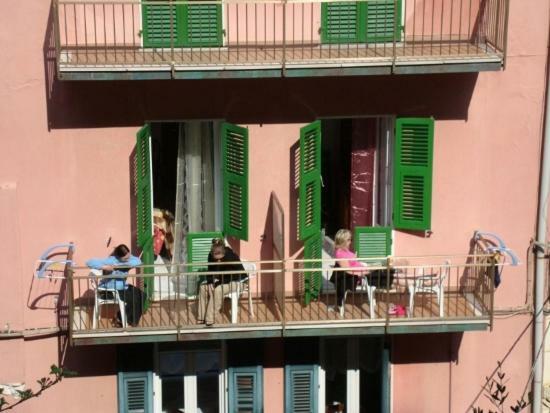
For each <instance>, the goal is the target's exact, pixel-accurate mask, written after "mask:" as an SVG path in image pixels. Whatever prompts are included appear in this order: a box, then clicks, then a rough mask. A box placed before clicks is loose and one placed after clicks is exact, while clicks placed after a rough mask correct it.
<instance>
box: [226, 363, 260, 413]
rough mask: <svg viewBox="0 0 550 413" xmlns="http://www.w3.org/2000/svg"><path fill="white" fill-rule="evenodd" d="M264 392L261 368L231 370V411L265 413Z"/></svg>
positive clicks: (234, 368) (237, 412)
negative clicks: (263, 412)
mask: <svg viewBox="0 0 550 413" xmlns="http://www.w3.org/2000/svg"><path fill="white" fill-rule="evenodd" d="M262 390H263V380H262V368H261V367H260V366H256V367H232V368H230V369H229V411H231V412H235V413H244V412H246V413H261V412H262V411H263V396H262Z"/></svg>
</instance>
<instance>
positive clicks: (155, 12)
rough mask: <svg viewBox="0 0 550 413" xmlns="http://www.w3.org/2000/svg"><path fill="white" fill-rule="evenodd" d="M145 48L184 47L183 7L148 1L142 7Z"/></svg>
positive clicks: (164, 2)
mask: <svg viewBox="0 0 550 413" xmlns="http://www.w3.org/2000/svg"><path fill="white" fill-rule="evenodd" d="M141 13H142V21H143V46H144V47H171V46H172V45H173V46H174V47H177V46H182V45H183V26H184V25H183V6H182V5H181V4H178V5H175V4H167V3H166V1H161V4H155V3H154V1H152V0H147V2H146V3H145V4H142V6H141Z"/></svg>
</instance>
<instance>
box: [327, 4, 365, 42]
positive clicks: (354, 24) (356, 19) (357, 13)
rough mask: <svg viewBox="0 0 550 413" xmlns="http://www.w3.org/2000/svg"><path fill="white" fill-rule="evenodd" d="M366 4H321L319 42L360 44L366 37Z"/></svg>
mask: <svg viewBox="0 0 550 413" xmlns="http://www.w3.org/2000/svg"><path fill="white" fill-rule="evenodd" d="M365 16H366V3H365V2H363V1H361V2H359V1H357V2H342V3H322V4H321V21H322V30H321V42H323V43H362V42H364V41H365V39H366V37H365V35H366V28H365V23H366V19H365Z"/></svg>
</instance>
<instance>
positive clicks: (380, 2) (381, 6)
mask: <svg viewBox="0 0 550 413" xmlns="http://www.w3.org/2000/svg"><path fill="white" fill-rule="evenodd" d="M400 33H401V0H369V1H367V3H366V36H367V43H380V42H393V40H394V37H395V40H396V41H400V40H401V36H400Z"/></svg>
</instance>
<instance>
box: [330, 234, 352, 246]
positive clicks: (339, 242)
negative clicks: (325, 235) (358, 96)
mask: <svg viewBox="0 0 550 413" xmlns="http://www.w3.org/2000/svg"><path fill="white" fill-rule="evenodd" d="M348 238H351V231H350V230H349V229H339V230H338V232H337V233H336V235H335V236H334V248H345V247H347V245H346V241H347V239H348Z"/></svg>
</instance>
